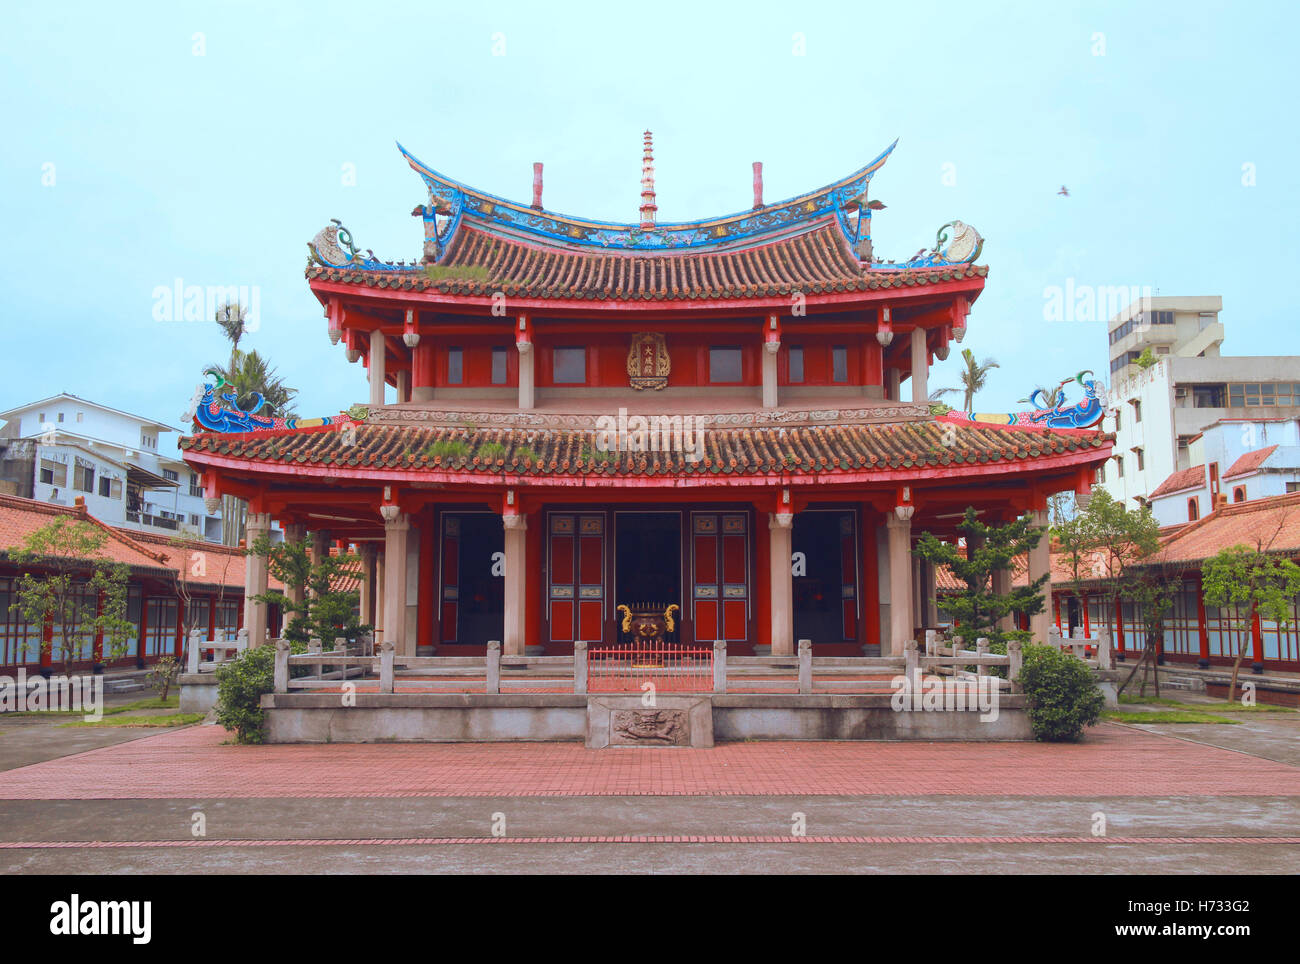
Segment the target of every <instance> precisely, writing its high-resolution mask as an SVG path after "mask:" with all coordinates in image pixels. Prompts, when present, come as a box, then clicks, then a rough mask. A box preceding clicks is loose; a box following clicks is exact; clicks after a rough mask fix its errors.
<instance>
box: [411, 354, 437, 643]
mask: <svg viewBox="0 0 1300 964" xmlns="http://www.w3.org/2000/svg"><path fill="white" fill-rule="evenodd" d="M415 350H416V351H417V352H418V351H419V350H420V347H419V346H417V347H416V349H415ZM437 545H438V540H437V530H436V528H435V526H434V514H433V506H429V507H427V508H426V509H425V510H424V512H423V513H422V514H421V516H420V567H419V578H420V592H419V596H418V599H417V607H416V630H415V643H416V645H417V646H433V645H434V640H433V624H434V620H435V619H436V614H435V613H434V607H435V605H436V600H435V599H434V589H435V588H436V586H435V585H434V573H435V572H436V571H437V566H436V563H437V559H436V556H435V553H436V552H437Z"/></svg>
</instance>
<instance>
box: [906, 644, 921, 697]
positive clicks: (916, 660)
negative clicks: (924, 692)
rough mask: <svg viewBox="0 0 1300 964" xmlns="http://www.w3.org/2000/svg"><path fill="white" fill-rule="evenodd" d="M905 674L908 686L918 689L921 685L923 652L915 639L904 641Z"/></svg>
mask: <svg viewBox="0 0 1300 964" xmlns="http://www.w3.org/2000/svg"><path fill="white" fill-rule="evenodd" d="M903 673H904V675H906V676H907V685H908V686H913V687H917V686H919V685H920V683H921V652H920V649H919V648H918V647H917V645H916V640H915V639H905V640H903Z"/></svg>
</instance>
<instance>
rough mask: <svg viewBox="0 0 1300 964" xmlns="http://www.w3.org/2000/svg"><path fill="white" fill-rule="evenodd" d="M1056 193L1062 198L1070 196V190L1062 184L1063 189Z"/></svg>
mask: <svg viewBox="0 0 1300 964" xmlns="http://www.w3.org/2000/svg"><path fill="white" fill-rule="evenodd" d="M1056 193H1057V194H1059V195H1061V197H1069V196H1070V189H1069V188H1067V187H1066V186H1065V185H1064V184H1062V185H1061V189H1060V190H1059V191H1057V192H1056Z"/></svg>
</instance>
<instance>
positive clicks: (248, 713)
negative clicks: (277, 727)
mask: <svg viewBox="0 0 1300 964" xmlns="http://www.w3.org/2000/svg"><path fill="white" fill-rule="evenodd" d="M289 650H290V652H293V653H305V652H306V651H307V647H306V645H305V644H303V643H292V644H290V647H289ZM307 671H308V669H307V667H299V668H298V669H294V670H291V671H290V673H291V675H293V676H301V675H303V673H304V672H307ZM274 689H275V646H274V645H270V644H268V645H266V646H258V647H257V648H255V649H250V650H246V651H245V652H243V653H241V654H240V656H239V658H238V659H236V660H233V661H232V662H229V663H223V664H222V665H220V666H218V667H217V722H218V723H220V724H221V725H222V726H224V727H225V728H226V729H227V730H230V731H231V732H232V733H234V734H235V742H236V743H261V742H262V741H263V739H264V738H265V737H264V734H263V732H262V725H263V724H264V723H265V718H264V716H263V713H262V695H263V694H265V693H270V692H272V691H274Z"/></svg>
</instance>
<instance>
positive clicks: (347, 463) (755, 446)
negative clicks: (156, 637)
mask: <svg viewBox="0 0 1300 964" xmlns="http://www.w3.org/2000/svg"><path fill="white" fill-rule="evenodd" d="M701 435H702V446H700V449H699V451H700V457H699V458H698V459H697V460H695V461H692V460H691V459H690V458H689V457H688V455H689V454H690V453H689V452H688V451H683V450H682V449H681V448H677V449H675V450H673V451H664V452H653V451H647V452H629V451H621V452H620V451H600V450H599V449H598V440H599V439H600V436H601V433H599V432H596V431H593V430H590V429H584V430H579V429H536V428H478V427H475V426H457V427H436V428H435V427H418V428H417V427H413V426H389V425H366V424H361V425H358V426H357V427H356V428H355V431H349V432H347V433H344V432H341V431H339V428H338V427H337V426H330V427H327V428H326V429H324V430H304V431H296V432H255V433H247V434H233V435H219V434H212V433H203V434H199V435H195V436H193V437H191V438H186V439H182V440H181V442H180V445H181V448H182V449H183V450H184V451H186V452H190V453H194V454H201V453H211V454H213V455H219V456H224V457H228V458H236V459H241V460H248V461H254V462H267V463H283V464H288V465H303V466H307V465H311V466H322V465H324V466H338V467H340V468H346V467H362V468H366V467H374V468H392V469H404V470H412V469H414V470H416V471H419V470H420V469H427V470H430V471H434V470H436V471H440V472H448V471H451V472H456V473H464V474H465V475H466V476H476V475H477V476H495V475H501V474H502V473H513V474H516V475H529V476H543V477H545V476H596V477H602V476H603V477H615V478H620V477H631V476H647V477H667V476H679V477H680V476H685V477H691V476H697V477H698V476H707V475H710V474H716V473H723V474H727V475H742V476H743V475H754V476H760V475H768V474H770V473H775V472H786V473H791V474H815V473H830V472H836V471H863V470H867V471H870V470H872V469H880V470H887V469H899V468H925V467H932V468H933V467H941V466H945V465H952V466H960V465H974V464H979V463H996V462H1026V461H1030V460H1033V459H1037V458H1042V457H1051V456H1059V455H1065V454H1068V453H1072V452H1083V451H1087V450H1096V449H1102V448H1104V447H1105V446H1106V445H1108V444H1109V442H1110V438H1109V436H1106V435H1104V434H1102V433H1100V432H1052V431H1039V430H1027V431H1021V430H1016V429H1007V428H1001V427H998V428H990V427H979V426H975V425H971V426H954V425H952V424H947V423H945V424H943V425H939V424H936V423H935V422H934V421H933V420H920V421H914V422H902V423H892V424H886V425H844V424H841V425H825V426H812V427H789V428H783V427H776V426H767V427H746V428H715V429H704V430H702V431H701ZM349 443H350V444H349ZM945 443H949V444H945ZM692 448H693V446H692Z"/></svg>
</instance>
